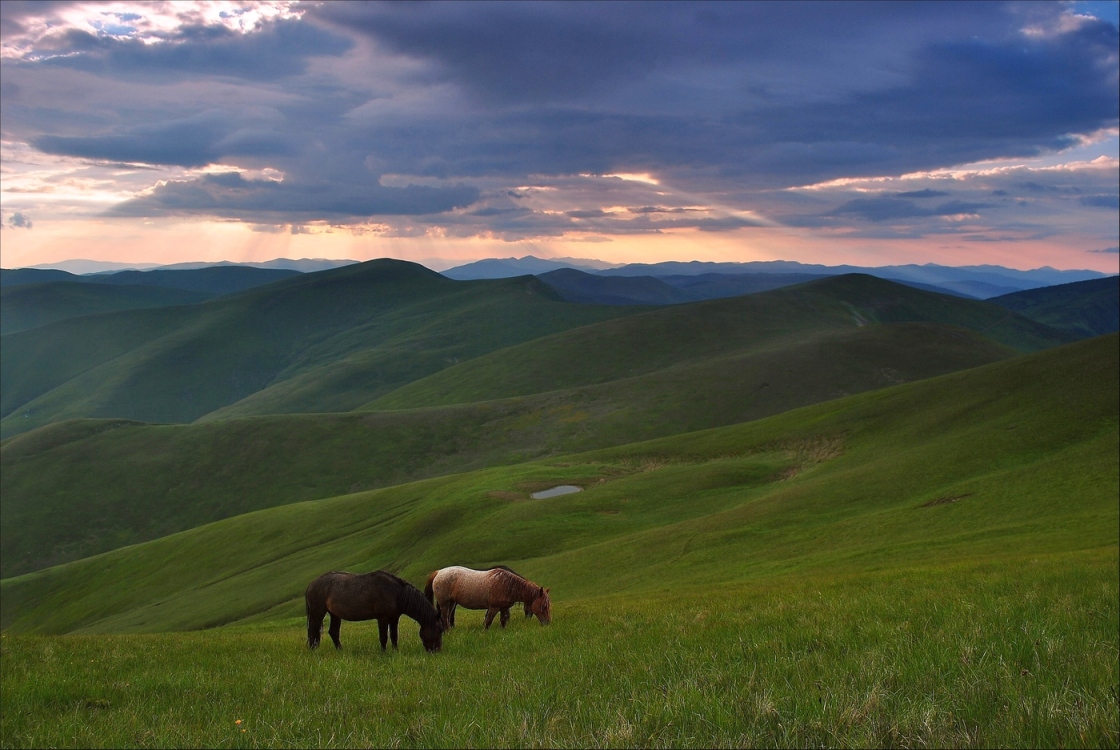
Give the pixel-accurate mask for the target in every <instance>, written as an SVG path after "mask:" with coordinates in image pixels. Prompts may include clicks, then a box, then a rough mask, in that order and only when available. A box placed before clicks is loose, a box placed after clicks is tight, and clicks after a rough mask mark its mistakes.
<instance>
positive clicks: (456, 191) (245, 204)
mask: <svg viewBox="0 0 1120 750" xmlns="http://www.w3.org/2000/svg"><path fill="white" fill-rule="evenodd" d="M477 200H478V190H476V189H475V188H472V187H469V186H466V185H455V186H451V187H443V188H440V187H427V186H423V185H409V186H407V187H400V188H396V187H384V186H382V185H380V184H377V183H370V184H365V185H336V184H321V183H320V184H313V183H292V182H289V181H287V180H284V181H278V180H246V179H245V178H244V177H242V176H241V175H240V174H239V173H237V172H224V173H219V174H210V175H204V176H203V177H201V178H199V179H194V180H189V181H174V182H168V183H165V184H162V185H160V186H158V187H157V188H156V189H155V190H153V191H152V192H151V194H149V195H145V196H142V197H139V198H135V199H133V200H130V201H126V202H125V203H121V204H119V205H117V206H114V207H113V208H112V209H110V210H109V211H107V212H106V215H107V216H133V217H141V216H142V217H152V216H197V215H208V216H218V217H228V218H239V219H247V220H253V221H255V222H256V223H260V224H264V223H267V220H268V219H277V218H282V217H303V218H304V220H306V221H311V220H315V219H320V218H323V217H327V218H341V219H348V218H358V217H367V216H378V215H400V216H421V215H425V214H435V213H441V212H444V211H450V210H452V209H456V208H462V207H464V206H469V205H470V204H472V203H474V202H475V201H477ZM295 223H297V224H298V223H300V222H295ZM293 233H298V232H296V231H295V230H294V228H293Z"/></svg>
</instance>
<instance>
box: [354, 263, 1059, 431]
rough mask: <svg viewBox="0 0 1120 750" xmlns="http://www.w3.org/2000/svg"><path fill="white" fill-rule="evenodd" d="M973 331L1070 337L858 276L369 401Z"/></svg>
mask: <svg viewBox="0 0 1120 750" xmlns="http://www.w3.org/2000/svg"><path fill="white" fill-rule="evenodd" d="M898 322H933V323H943V324H949V325H955V326H960V327H962V328H968V329H971V330H973V331H977V332H980V333H982V334H984V335H985V336H987V337H988V338H991V339H994V340H995V341H997V342H999V343H1002V344H1005V345H1007V346H1011V347H1012V348H1015V349H1017V350H1019V351H1036V350H1038V349H1042V348H1045V347H1048V346H1053V345H1055V344H1059V343H1062V342H1063V341H1065V340H1068V336H1066V335H1064V334H1061V333H1059V332H1057V331H1054V330H1052V329H1049V328H1047V327H1046V326H1044V325H1042V324H1040V323H1036V322H1034V321H1031V320H1028V319H1026V318H1023V317H1021V316H1019V315H1017V314H1015V313H1012V312H1009V311H1007V310H1005V309H1003V308H1001V307H998V306H996V305H990V304H987V303H985V302H980V301H978V300H966V299H961V298H958V297H951V296H948V295H942V294H933V293H930V292H925V291H921V290H918V289H913V288H910V287H907V286H903V285H901V284H896V283H893V282H890V281H884V280H882V279H877V278H875V277H873V276H864V275H858V274H851V275H847V276H835V277H830V278H826V279H821V280H818V281H811V282H808V283H806V284H799V285H797V286H791V287H785V288H782V289H776V290H772V291H768V292H761V293H758V294H752V295H746V296H742V297H735V298H730V299H723V300H712V301H707V302H698V303H693V304H689V305H678V306H672V307H666V308H660V309H657V310H653V311H650V312H645V313H642V314H640V315H634V316H630V317H626V318H620V319H617V320H612V321H606V322H603V323H599V324H596V325H593V326H587V327H585V328H582V329H579V330H572V331H567V332H565V333H561V334H556V335H554V336H551V337H549V338H547V339H542V340H540V341H535V342H533V343H532V345H522V346H518V347H513V348H510V349H507V350H504V351H498V352H494V353H492V354H489V355H486V356H484V357H480V358H478V359H476V360H473V361H471V362H464V363H462V364H460V365H456V366H455V367H452V368H448V369H447V370H445V371H443V372H441V373H438V374H436V375H433V376H430V377H428V378H425V379H424V380H420V381H417V382H414V383H411V384H409V385H407V386H404V387H402V388H401V389H400V390H398V391H395V392H393V393H390V394H389V395H387V396H385V397H383V398H381V399H378V400H376V401H373V402H371V403H370V404H368V405H367V406H366V407H365V408H367V409H371V410H376V409H403V408H414V407H421V406H438V405H446V404H456V403H469V402H472V401H485V400H490V399H497V398H506V397H510V396H524V395H528V394H532V393H543V392H546V391H552V390H558V389H565V388H575V387H580V386H585V385H594V384H597V383H605V382H608V381H611V380H616V379H619V378H628V377H634V376H637V375H642V374H646V373H650V372H654V371H657V370H661V369H664V368H667V367H676V366H680V365H683V364H686V363H695V362H699V361H702V360H706V359H712V358H718V357H724V356H729V355H733V354H741V353H745V352H747V351H752V350H757V349H761V348H765V347H770V346H776V345H783V346H784V345H787V344H790V343H794V342H796V341H798V340H804V339H807V338H810V337H812V336H816V335H819V334H821V333H824V332H827V331H840V330H847V329H851V328H857V327H860V326H864V325H868V324H874V323H898Z"/></svg>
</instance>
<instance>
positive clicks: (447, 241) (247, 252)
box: [0, 219, 1120, 273]
mask: <svg viewBox="0 0 1120 750" xmlns="http://www.w3.org/2000/svg"><path fill="white" fill-rule="evenodd" d="M0 237H2V243H0V265H3V267H4V268H19V267H25V266H33V265H41V264H48V263H58V262H61V261H63V260H70V259H76V258H81V259H87V260H100V261H114V262H122V263H137V264H142V263H152V264H159V265H164V264H171V263H184V262H217V261H223V260H225V261H231V262H235V263H238V262H240V263H245V262H263V261H268V260H272V259H274V258H292V259H298V258H337V259H342V258H346V259H351V260H369V259H372V258H380V257H392V258H399V259H401V260H409V261H414V262H418V263H423V264H425V265H427V266H429V267H432V268H435V269H436V270H442V269H445V268H450V267H453V266H456V265H461V264H463V263H469V262H471V261H475V260H479V259H481V258H495V257H496V258H508V257H511V256H515V257H522V256H525V255H535V256H537V257H541V258H550V257H573V258H593V259H597V260H603V261H607V262H611V263H619V264H622V263H657V262H662V261H670V260H676V261H690V260H700V261H716V262H747V261H756V260H791V261H799V262H801V263H820V264H824V265H842V264H849V265H861V266H884V265H896V264H907V263H917V264H924V263H937V264H940V265H949V266H961V265H981V264H993V265H1002V266H1006V267H1008V268H1018V269H1023V270H1026V269H1030V268H1038V267H1041V266H1053V267H1055V268H1059V269H1089V270H1094V271H1100V272H1103V273H1117V272H1118V271H1120V256H1118V255H1117V254H1115V253H1097V252H1088V251H1090V250H1098V249H1103V248H1098V247H1096V245H1098V244H1100V243H1099V240H1098V241H1094V240H1093V239H1092V238H1076V237H1069V236H1064V237H1062V242H1061V243H1057V242H1054V241H1052V240H1050V241H1048V240H1033V239H1032V240H1020V241H1014V242H1005V243H975V242H962V241H961V240H960V239H959V238H957V237H954V236H951V235H946V236H944V237H943V238H937V237H924V238H920V239H903V240H899V239H869V238H867V237H851V236H845V235H844V234H843V233H841V232H828V231H822V230H805V229H790V228H782V227H774V228H772V227H753V228H746V229H740V230H734V231H728V232H702V231H698V230H695V229H675V230H669V231H664V232H661V233H657V234H635V235H613V236H609V237H606V236H599V235H592V236H586V237H573V236H566V237H559V238H556V237H552V238H537V239H531V240H520V241H515V242H508V241H503V240H500V239H494V238H482V237H468V238H449V237H438V236H432V235H425V236H419V237H389V236H381V235H377V234H373V233H365V234H363V233H355V232H352V231H350V230H348V229H346V228H339V227H334V228H332V227H312V228H310V229H309V230H308V233H296V234H293V233H292V232H291V231H290V229H288V228H284V230H283V231H273V232H268V231H254V230H253V227H252V226H251V225H248V224H243V223H238V222H223V221H206V220H192V221H183V220H160V221H148V222H144V223H138V222H136V221H134V220H133V221H126V220H114V219H95V220H72V221H61V222H51V223H48V224H37V225H36V226H35V227H34V228H32V229H29V230H28V229H19V228H11V227H5V228H4V230H3V234H2V235H0Z"/></svg>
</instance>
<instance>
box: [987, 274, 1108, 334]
mask: <svg viewBox="0 0 1120 750" xmlns="http://www.w3.org/2000/svg"><path fill="white" fill-rule="evenodd" d="M989 302H992V303H995V304H997V305H999V306H1001V307H1006V308H1007V309H1008V310H1014V311H1015V312H1017V313H1019V314H1020V315H1023V316H1025V317H1028V318H1030V319H1031V320H1037V321H1038V322H1040V323H1045V324H1046V325H1048V326H1050V327H1052V328H1056V329H1057V330H1059V331H1065V332H1067V333H1069V334H1072V335H1073V336H1076V337H1077V338H1079V339H1083V338H1089V337H1092V336H1100V335H1103V334H1105V333H1112V332H1114V331H1120V276H1109V277H1108V278H1104V279H1091V280H1089V281H1075V282H1073V283H1072V284H1058V285H1057V286H1047V287H1043V288H1041V289H1028V290H1026V291H1023V292H1015V293H1014V294H1005V295H1003V296H1002V297H995V298H993V299H991V300H989Z"/></svg>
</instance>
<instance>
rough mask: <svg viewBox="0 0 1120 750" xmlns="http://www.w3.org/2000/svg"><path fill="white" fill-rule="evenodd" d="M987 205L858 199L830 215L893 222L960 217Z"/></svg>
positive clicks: (957, 202) (956, 202)
mask: <svg viewBox="0 0 1120 750" xmlns="http://www.w3.org/2000/svg"><path fill="white" fill-rule="evenodd" d="M988 205H989V204H987V203H969V202H966V201H948V202H946V203H942V204H941V205H940V206H937V207H936V208H925V207H923V206H919V205H918V204H917V203H914V202H913V201H908V200H903V199H901V198H890V197H883V198H856V199H855V200H850V201H848V202H847V203H844V204H842V205H841V206H839V207H838V208H835V209H833V210H832V211H831V212H830V214H831V215H833V216H835V215H843V214H849V215H853V216H859V217H861V218H863V219H867V220H868V221H891V220H895V219H912V218H917V217H925V216H958V215H961V214H974V213H976V212H977V211H979V210H980V209H981V208H987V207H988Z"/></svg>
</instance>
